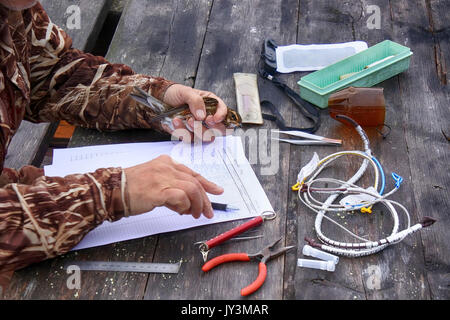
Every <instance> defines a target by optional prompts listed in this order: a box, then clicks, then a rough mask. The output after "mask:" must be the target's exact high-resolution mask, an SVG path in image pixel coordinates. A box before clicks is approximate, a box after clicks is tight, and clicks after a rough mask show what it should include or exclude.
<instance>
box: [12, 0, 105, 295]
mask: <svg viewBox="0 0 450 320" xmlns="http://www.w3.org/2000/svg"><path fill="white" fill-rule="evenodd" d="M41 3H42V5H43V6H44V8H45V9H46V10H47V13H48V15H49V16H50V18H51V19H52V21H53V22H54V23H55V24H57V25H59V26H61V27H62V28H65V30H66V31H67V33H68V34H69V35H70V36H71V37H72V39H73V45H74V47H77V48H81V49H89V48H91V47H92V45H93V42H94V40H95V37H96V34H98V32H99V31H100V28H101V26H102V24H103V21H104V19H105V16H106V13H107V11H108V7H109V5H110V1H107V0H101V1H95V2H92V1H88V0H76V1H69V0H64V1H52V0H42V1H41ZM70 5H76V6H78V7H79V8H80V13H81V21H80V22H81V23H80V27H81V29H67V28H66V21H67V18H68V15H67V14H66V10H67V8H68V7H69V6H70ZM55 129H56V126H55V125H53V124H48V123H42V124H32V123H30V122H28V121H24V122H22V124H21V126H20V127H19V131H18V132H17V133H16V135H15V136H14V138H13V140H12V142H11V145H10V147H9V149H8V154H7V157H6V161H5V166H7V167H12V168H20V167H22V166H24V165H27V164H34V165H37V166H39V165H40V162H41V160H42V158H43V155H44V154H45V151H46V149H47V146H48V142H49V139H50V137H51V136H52V133H53V131H54V130H55ZM61 274H64V272H63V271H61V270H60V269H59V265H57V264H56V261H53V260H52V261H47V262H43V263H41V264H37V265H34V266H30V267H29V268H26V269H23V270H21V271H18V272H16V273H15V275H14V276H13V278H12V280H11V284H10V287H9V290H7V295H6V296H5V297H6V298H9V299H23V298H31V297H32V298H34V299H38V298H42V299H44V298H46V297H49V296H58V295H59V294H60V291H58V290H60V289H64V288H66V286H64V285H61V286H56V285H55V283H56V280H55V281H53V282H49V281H48V279H51V278H55V276H61V277H62V278H60V279H59V280H58V281H59V282H61V283H64V281H65V280H64V279H65V278H66V277H65V276H64V275H61ZM51 283H53V284H54V286H50V284H51ZM49 286H50V288H49ZM44 288H45V289H44ZM22 289H23V290H22ZM46 289H48V290H46ZM5 291H6V290H5Z"/></svg>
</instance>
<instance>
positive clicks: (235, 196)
mask: <svg viewBox="0 0 450 320" xmlns="http://www.w3.org/2000/svg"><path fill="white" fill-rule="evenodd" d="M162 154H168V155H170V156H171V157H173V158H174V159H175V160H177V161H178V162H181V163H183V164H185V165H186V166H188V167H190V168H191V169H193V170H195V171H197V172H199V173H200V174H202V175H203V176H204V177H205V178H207V179H208V180H211V181H213V182H215V183H216V184H218V185H220V186H222V187H223V188H224V190H225V191H224V193H223V194H222V195H220V196H215V195H208V196H209V198H210V199H211V201H214V202H221V203H227V204H230V205H233V206H236V207H238V208H240V210H239V211H235V212H222V211H217V210H216V211H215V212H214V218H212V219H207V218H205V217H203V216H202V217H201V218H199V219H194V218H193V217H192V216H189V215H183V216H181V215H179V214H178V213H176V212H174V211H171V210H169V209H167V208H165V207H160V208H155V209H154V210H153V211H151V212H148V213H145V214H142V215H138V216H132V217H127V218H123V219H121V220H119V221H115V222H108V221H105V222H104V223H103V224H101V225H100V226H98V227H97V228H95V229H94V230H92V231H91V232H90V233H88V234H87V235H86V236H85V238H84V239H83V240H82V241H81V242H80V243H79V244H78V245H77V246H76V247H75V248H74V249H73V250H78V249H83V248H89V247H95V246H100V245H105V244H109V243H113V242H118V241H125V240H129V239H135V238H140V237H145V236H149V235H154V234H158V233H163V232H170V231H176V230H182V229H187V228H192V227H197V226H201V225H206V224H212V223H218V222H224V221H231V220H236V219H244V218H250V217H254V216H257V215H259V214H261V213H262V212H263V211H266V210H273V208H272V206H271V204H270V202H269V200H268V198H267V196H266V194H265V192H264V190H263V188H262V186H261V184H260V183H259V181H258V179H257V177H256V175H255V173H254V172H253V170H252V168H251V166H250V164H249V162H248V161H247V159H246V158H245V154H244V150H243V147H242V142H241V139H240V138H239V137H233V136H229V137H222V138H217V139H216V140H215V141H214V142H213V143H211V144H205V145H201V144H200V145H194V146H191V145H188V144H184V143H174V142H157V143H133V144H116V145H104V146H90V147H81V148H68V149H57V150H55V152H54V157H53V164H52V165H51V166H46V167H45V174H46V175H47V176H65V175H67V174H71V173H84V172H91V171H95V170H96V169H97V168H104V167H117V166H121V167H123V168H126V167H130V166H134V165H137V164H140V163H143V162H146V161H150V160H152V159H154V158H156V157H158V156H159V155H162Z"/></svg>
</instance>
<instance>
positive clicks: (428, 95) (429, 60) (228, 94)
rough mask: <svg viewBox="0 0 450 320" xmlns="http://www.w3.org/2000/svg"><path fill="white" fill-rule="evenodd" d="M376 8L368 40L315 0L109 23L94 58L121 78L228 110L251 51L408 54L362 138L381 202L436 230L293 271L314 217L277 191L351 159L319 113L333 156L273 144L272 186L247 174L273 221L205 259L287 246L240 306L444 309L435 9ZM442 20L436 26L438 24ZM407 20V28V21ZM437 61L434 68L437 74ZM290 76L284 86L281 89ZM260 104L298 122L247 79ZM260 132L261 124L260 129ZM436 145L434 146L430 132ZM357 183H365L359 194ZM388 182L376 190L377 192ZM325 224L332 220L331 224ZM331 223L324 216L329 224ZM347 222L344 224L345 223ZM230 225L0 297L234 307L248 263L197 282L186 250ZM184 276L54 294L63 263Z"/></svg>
mask: <svg viewBox="0 0 450 320" xmlns="http://www.w3.org/2000/svg"><path fill="white" fill-rule="evenodd" d="M371 4H373V5H377V6H378V7H379V8H380V17H381V29H369V28H368V27H367V18H368V13H367V12H366V9H367V8H366V7H364V4H362V3H360V2H358V3H349V2H343V1H338V0H335V1H329V0H326V1H325V0H322V1H318V0H305V1H300V2H299V1H297V0H286V1H283V3H282V5H280V3H279V2H278V1H265V0H252V1H249V0H247V1H218V0H216V1H187V0H172V1H163V0H161V1H152V2H151V5H150V4H149V2H148V1H145V0H130V1H129V2H128V3H127V5H126V7H125V10H124V12H123V14H122V17H121V20H120V23H119V25H118V27H117V30H116V34H115V36H114V39H113V41H112V43H111V45H110V49H109V51H108V55H107V58H108V59H109V60H110V61H112V62H120V63H125V64H128V65H130V66H132V67H133V68H134V69H135V71H137V72H142V73H147V74H152V75H161V76H163V77H166V78H168V79H171V80H175V81H178V82H181V83H185V84H187V85H192V86H194V87H196V88H199V89H207V90H210V91H213V92H215V93H217V94H218V95H219V96H221V97H222V98H223V99H224V100H225V102H226V103H227V104H228V105H229V106H231V107H233V106H235V103H236V101H235V92H234V84H233V80H232V74H233V72H254V73H256V71H257V69H256V68H257V67H256V66H257V63H258V59H259V52H260V48H261V45H262V42H263V40H264V39H265V38H273V39H276V40H277V42H278V43H280V44H292V43H305V44H309V43H335V42H344V41H351V40H364V41H367V42H368V44H369V45H370V46H372V45H374V44H376V43H378V42H380V41H382V40H384V39H391V40H393V41H396V42H398V43H400V44H404V45H406V46H408V47H410V48H411V49H412V51H413V52H414V55H413V57H412V60H411V66H410V68H409V70H408V71H407V72H405V73H402V74H400V75H398V76H396V77H393V78H392V79H389V80H386V81H384V82H383V83H380V84H379V85H377V86H379V87H383V88H384V89H385V97H386V102H387V105H388V107H387V115H386V119H387V121H386V124H388V125H389V126H390V127H391V128H392V130H391V133H390V135H389V136H388V137H387V138H386V139H384V140H383V139H382V138H381V137H380V135H379V134H378V133H377V132H376V131H375V130H368V134H369V137H370V139H371V145H372V150H373V152H374V154H375V155H376V156H377V158H378V159H379V160H380V161H381V163H382V164H383V166H384V168H385V170H386V171H387V174H390V172H391V171H395V172H397V173H398V174H400V175H402V176H403V177H404V182H403V184H402V188H401V189H400V190H399V191H398V192H397V193H396V194H395V200H397V201H399V202H401V203H403V204H405V205H406V206H407V207H408V209H409V210H410V213H411V219H412V221H413V223H415V222H417V221H419V220H420V218H421V217H422V216H425V215H430V216H433V217H435V218H437V219H438V222H437V223H436V224H435V225H433V226H432V227H431V228H430V229H427V230H423V231H421V232H419V233H416V234H414V235H412V236H410V237H408V238H406V239H405V240H404V241H403V242H401V243H400V244H397V245H395V246H393V247H390V248H388V249H386V250H384V251H382V252H380V253H378V254H376V255H373V256H369V257H363V258H359V259H346V258H342V259H341V260H340V262H339V264H338V266H337V268H336V271H335V272H333V273H331V272H325V271H318V270H309V269H301V268H298V267H297V266H296V260H297V258H300V257H302V254H301V248H302V246H303V245H304V241H303V238H304V237H305V236H309V237H315V233H314V231H313V225H314V214H313V213H312V212H310V211H309V210H307V209H306V208H305V206H303V205H302V204H301V203H300V202H299V201H298V198H297V194H296V193H293V192H290V191H289V190H290V188H289V187H290V186H291V185H293V184H294V183H295V179H296V176H297V173H298V170H299V169H300V167H302V166H303V165H305V163H306V162H307V161H309V159H310V158H311V156H312V154H313V152H317V153H318V154H319V155H320V156H321V157H323V156H325V155H328V154H330V153H332V152H336V151H339V150H351V149H360V148H361V142H360V139H359V137H358V135H357V134H356V133H355V132H354V131H353V130H352V129H349V128H347V127H345V126H343V125H340V124H338V123H337V122H336V121H334V120H332V119H331V118H330V117H329V116H328V115H327V114H326V112H324V114H323V115H322V117H323V124H322V126H321V129H320V130H319V131H318V132H317V134H320V135H323V136H329V137H337V138H342V139H343V140H344V145H343V146H342V147H298V146H289V145H286V144H281V145H280V159H279V160H280V170H279V172H278V174H277V175H274V176H267V175H262V174H261V167H262V166H261V165H260V164H256V165H253V169H254V170H255V172H256V174H257V175H258V178H259V180H260V182H261V184H262V185H263V187H264V189H265V191H266V193H267V195H268V197H269V200H270V201H271V203H272V205H273V207H274V208H275V210H276V211H277V213H278V217H277V219H276V220H275V221H272V222H267V223H265V224H264V225H263V226H262V227H261V228H260V232H261V233H263V234H264V239H262V240H261V241H258V240H255V241H247V242H240V243H232V244H227V245H224V246H221V247H218V248H215V251H214V255H219V254H221V253H227V252H230V251H232V250H239V251H245V252H254V251H255V248H256V247H259V246H262V245H263V243H268V242H270V241H271V240H272V239H274V238H275V237H279V236H284V242H285V244H287V245H295V246H298V248H297V251H296V252H295V251H294V252H293V253H289V254H287V255H286V257H285V258H279V259H276V260H274V261H271V262H269V265H268V277H267V279H266V283H265V284H264V286H263V287H262V288H261V289H260V290H259V291H258V292H257V293H255V294H254V295H252V296H251V297H250V299H347V300H352V299H449V298H450V292H449V283H450V279H449V265H450V254H449V253H450V241H448V240H449V237H448V228H449V227H450V223H449V220H448V211H449V209H450V208H449V203H450V201H449V200H450V199H449V193H448V186H449V185H450V177H449V175H448V163H449V148H448V141H447V139H446V138H445V136H444V135H445V134H447V136H449V134H448V133H449V132H448V128H450V117H449V109H448V101H449V96H450V95H449V87H448V83H447V79H446V77H445V75H446V73H447V69H446V68H448V67H445V66H448V65H449V61H450V50H448V49H449V48H448V41H447V40H448V32H449V25H448V21H450V20H449V19H448V12H450V11H449V10H448V9H449V8H448V3H446V4H444V2H426V1H422V0H398V1H387V0H373V1H371ZM445 15H447V17H446V16H445ZM411 21H414V23H411ZM444 62H446V63H444ZM302 75H303V74H291V75H284V76H283V79H284V80H285V81H286V82H287V83H288V85H289V86H291V87H292V88H296V86H297V85H296V81H297V80H298V79H299V78H300V76H302ZM258 81H259V83H258V85H259V89H260V97H261V100H264V99H268V100H271V101H273V102H276V104H277V107H278V108H279V110H280V112H281V113H282V115H283V117H284V118H285V120H286V122H287V125H292V126H305V125H307V123H306V122H305V120H304V119H303V117H302V116H301V115H300V114H299V112H298V111H297V110H296V109H295V107H293V105H292V104H291V102H290V101H289V100H288V99H287V98H286V97H284V96H283V94H282V93H280V92H279V91H278V90H277V89H276V88H274V87H273V85H272V84H270V83H267V82H266V81H264V80H261V79H258ZM270 127H273V124H271V123H265V124H264V127H263V128H266V129H267V128H270ZM443 133H444V134H443ZM162 138H167V137H163V136H160V135H155V134H154V133H152V132H150V131H145V130H132V131H127V132H117V133H99V132H96V131H94V130H84V129H77V130H76V132H75V134H74V136H73V138H72V141H71V146H74V147H75V146H83V145H94V144H107V143H120V142H131V141H154V140H158V139H162ZM355 168H356V169H357V168H358V164H357V163H354V162H352V161H348V162H343V163H342V164H340V165H339V166H338V167H336V168H333V169H331V170H329V171H328V172H329V174H330V176H335V177H338V178H343V177H344V176H347V177H348V175H349V174H350V173H353V172H355ZM368 180H369V179H367V180H363V182H364V181H365V182H366V184H367V181H368ZM389 183H390V182H389ZM334 218H337V217H334ZM337 219H338V218H337ZM353 221H356V223H355V224H353ZM239 223H240V222H229V223H223V224H218V225H210V226H205V227H201V228H195V229H189V230H183V231H178V232H173V233H167V234H161V235H157V236H151V237H146V238H143V239H136V240H130V241H126V242H121V243H115V244H111V245H107V246H102V247H101V248H91V249H86V250H81V251H78V252H71V253H69V254H66V255H64V256H62V257H58V258H56V259H53V260H50V261H45V262H42V263H39V264H36V265H34V266H30V267H29V268H26V269H24V270H21V271H18V272H16V274H15V276H14V278H13V280H12V283H11V286H10V288H9V292H8V294H7V297H8V298H11V299H198V300H206V299H239V298H240V296H239V290H240V288H241V287H242V286H243V284H247V283H250V282H251V281H253V280H254V278H255V277H256V273H257V266H256V264H248V263H236V264H229V265H224V266H222V267H221V268H220V270H217V272H210V273H208V274H206V275H205V274H202V272H201V271H200V267H201V265H202V258H201V255H200V253H199V251H198V248H197V247H196V246H194V245H193V243H194V242H195V241H199V240H203V239H209V238H211V237H212V236H214V235H217V234H218V232H221V231H224V230H227V229H228V228H230V227H233V226H235V225H237V224H239ZM390 223H391V221H390V218H389V215H388V213H387V212H383V211H382V210H378V211H376V212H374V213H373V214H372V215H369V216H367V215H362V214H358V215H355V217H354V220H353V217H352V222H351V224H350V222H349V225H351V226H352V228H353V229H352V230H353V231H355V232H359V228H362V229H364V230H367V232H369V233H371V234H372V233H377V230H382V231H387V230H389V228H390V226H391V225H390ZM326 227H327V229H326V232H327V234H329V235H330V236H331V237H334V236H336V237H337V238H342V233H338V231H337V230H336V228H334V229H333V228H332V225H331V226H329V225H328V226H326ZM180 258H182V259H183V261H184V264H183V266H182V269H181V271H180V273H179V274H177V275H172V276H167V275H166V276H163V275H161V274H136V273H121V272H116V273H106V272H92V273H89V272H87V273H83V274H82V283H81V289H79V290H70V289H68V288H67V286H66V280H67V277H68V275H67V274H66V273H65V270H64V269H63V265H64V263H66V262H68V261H73V260H110V261H141V262H152V261H153V262H166V261H179V260H180Z"/></svg>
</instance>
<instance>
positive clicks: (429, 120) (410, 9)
mask: <svg viewBox="0 0 450 320" xmlns="http://www.w3.org/2000/svg"><path fill="white" fill-rule="evenodd" d="M429 3H431V7H434V5H437V6H436V7H434V8H435V10H436V9H437V8H441V10H439V11H442V12H441V13H440V14H439V17H441V18H439V19H440V20H439V19H438V18H437V17H436V15H431V13H430V6H428V5H427V4H428V1H426V2H424V1H397V2H392V3H391V7H392V10H391V11H392V20H393V22H394V23H393V37H394V40H396V41H398V42H400V43H401V42H402V40H403V41H404V43H405V44H406V45H408V46H410V47H411V48H412V51H414V55H415V56H416V57H418V58H417V59H413V60H412V61H411V66H410V69H409V72H408V73H407V74H405V76H404V77H401V78H400V79H399V82H400V91H399V93H400V95H399V98H400V100H401V103H402V104H403V105H404V106H405V113H404V117H405V139H406V145H407V152H408V156H409V159H410V160H409V161H410V164H411V180H412V186H413V190H414V202H415V206H416V208H417V216H418V217H422V216H425V215H429V216H433V217H435V218H437V219H438V222H437V223H435V224H434V225H433V226H432V227H431V228H430V229H428V230H424V231H423V232H421V233H420V237H421V239H422V243H423V250H424V255H425V268H426V274H427V277H426V281H428V284H429V287H430V290H431V298H432V299H448V298H449V297H450V291H449V283H450V278H449V273H450V254H449V253H450V243H449V241H448V229H449V226H450V221H449V216H448V214H447V212H448V210H449V203H450V201H449V200H450V199H449V192H448V186H449V185H450V176H449V175H448V173H447V172H448V169H447V168H448V163H449V148H448V140H447V139H446V138H445V136H444V135H443V132H445V131H447V132H448V128H450V114H449V108H448V103H449V101H450V99H449V97H450V94H449V87H448V85H447V84H446V83H443V81H442V79H443V78H442V74H443V73H442V72H441V71H442V69H440V68H439V67H437V66H438V65H439V63H442V61H443V60H442V57H444V56H445V57H448V52H447V53H446V54H447V55H445V54H444V55H441V58H437V56H436V47H440V46H441V45H442V46H446V45H448V42H447V43H445V41H444V42H440V40H439V39H437V40H438V42H436V37H435V38H433V37H432V36H433V35H434V36H436V29H434V28H433V24H434V23H436V21H442V22H441V26H442V27H444V26H445V25H444V24H442V23H443V21H444V20H443V18H444V17H445V14H446V13H445V12H446V11H447V15H448V10H444V8H443V4H439V2H438V1H429ZM447 6H448V3H447ZM430 19H431V20H430ZM446 23H448V21H446ZM446 29H448V26H447V27H446ZM442 31H443V32H448V30H446V31H445V29H442ZM441 50H442V48H441ZM439 70H441V71H439Z"/></svg>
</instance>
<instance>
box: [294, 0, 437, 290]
mask: <svg viewBox="0 0 450 320" xmlns="http://www.w3.org/2000/svg"><path fill="white" fill-rule="evenodd" d="M369 4H375V5H377V6H378V7H379V8H380V9H381V29H379V30H377V29H370V30H369V29H368V28H367V11H366V8H367V6H368V5H369ZM316 6H317V7H316ZM308 9H310V10H308ZM410 11H413V10H403V11H402V12H404V13H405V16H408V18H405V21H406V19H408V21H415V19H414V18H413V17H411V16H410V14H409V12H410ZM300 12H301V14H302V12H303V13H305V14H306V16H307V17H308V18H306V19H312V20H315V19H317V20H318V21H320V23H317V24H318V25H315V24H314V22H312V23H313V24H312V25H311V21H307V23H305V25H309V26H311V30H315V31H317V30H319V32H318V33H315V32H314V31H311V33H309V32H307V33H306V35H305V34H304V33H301V32H299V42H300V43H303V42H301V38H302V36H306V40H305V43H307V42H306V41H308V40H309V41H311V42H321V41H323V42H337V41H336V40H335V38H334V37H335V33H331V35H332V36H333V38H331V35H330V33H329V32H328V34H327V30H337V29H338V30H340V32H339V35H341V36H342V35H343V33H345V34H347V38H345V37H343V38H342V39H338V40H340V41H349V40H352V38H353V37H354V39H355V40H359V39H361V40H365V41H367V42H368V43H369V45H374V44H376V43H377V42H379V41H382V40H384V39H386V38H388V39H389V38H394V40H395V41H397V42H400V43H405V40H406V39H407V37H405V35H404V34H398V35H397V39H395V35H394V33H393V31H392V30H393V29H395V26H394V25H395V21H394V22H392V21H390V20H391V10H390V7H389V2H387V1H371V2H370V3H368V2H365V1H363V2H359V3H355V4H353V5H352V4H349V3H342V4H340V5H338V4H337V3H335V4H332V3H329V2H327V4H325V3H318V2H314V3H313V5H312V6H311V7H310V8H309V7H307V8H305V10H303V11H302V7H301V8H300ZM310 13H311V14H310ZM300 21H301V20H300ZM336 23H337V24H338V25H339V26H336ZM299 24H300V25H302V23H301V22H300V23H299ZM346 27H347V28H346ZM408 28H411V25H408ZM348 29H350V30H348ZM307 30H308V29H307ZM320 30H322V32H320ZM309 34H312V36H311V37H308V35H309ZM319 34H320V35H323V37H320V36H318V35H319ZM352 36H353V37H352ZM317 37H319V40H318V38H317ZM428 40H431V37H428ZM406 45H408V43H407V44H406ZM412 50H413V51H414V52H415V55H414V58H413V59H414V60H416V59H417V60H419V61H423V60H428V58H427V57H426V56H424V55H422V54H421V53H419V54H416V50H415V49H414V48H413V49H412ZM414 74H415V72H414V71H412V70H411V69H410V70H409V71H408V72H406V73H404V74H402V75H400V76H398V77H395V78H393V79H389V80H386V81H384V82H383V83H381V84H379V85H377V86H380V87H383V88H385V97H386V101H387V120H386V123H387V124H388V125H390V126H391V127H392V131H391V134H390V135H389V137H388V138H387V139H386V140H384V141H383V140H381V139H380V137H379V136H377V134H376V133H375V132H373V130H368V134H369V137H370V138H371V146H372V151H373V152H374V154H375V155H376V156H377V157H378V158H379V160H380V161H381V163H382V164H383V165H384V166H385V169H386V170H392V171H396V172H398V173H399V174H402V175H404V178H405V182H404V183H403V185H402V188H401V191H399V192H398V193H396V195H395V199H396V200H398V201H400V202H401V203H404V204H407V205H408V207H409V209H410V212H411V214H412V220H413V223H415V222H417V221H418V220H419V217H420V215H419V216H418V215H416V214H415V211H416V205H415V204H414V203H413V202H414V200H413V199H414V196H413V187H412V185H413V183H414V180H413V179H412V178H411V177H410V171H413V170H411V169H410V164H409V159H408V157H407V152H408V150H409V149H408V147H407V145H406V143H405V142H406V141H405V138H404V127H405V126H407V125H408V124H409V123H408V121H407V119H405V117H404V114H405V113H406V110H407V109H408V106H406V105H404V104H403V103H402V101H400V100H399V96H400V93H401V92H402V91H401V90H402V87H401V85H399V82H400V84H401V83H402V79H403V78H405V77H410V76H411V75H414ZM417 92H420V94H422V95H423V94H424V90H423V88H421V89H420V90H418V91H417ZM324 120H325V119H324ZM323 126H326V127H327V129H325V128H323V129H324V132H325V134H324V135H327V134H329V135H331V136H339V135H340V136H341V137H342V138H343V139H344V146H343V148H342V149H343V150H345V149H354V148H355V147H356V148H358V147H359V145H360V142H359V141H358V140H359V138H358V137H357V135H356V134H355V133H354V132H353V131H349V130H348V129H344V128H343V127H342V125H337V123H333V122H332V121H330V120H326V122H325V123H324V124H323ZM322 149H323V150H324V151H322V152H324V153H323V154H329V153H331V152H333V150H331V149H328V151H325V149H324V148H322ZM318 150H320V149H318ZM293 153H294V151H293ZM311 153H312V151H311ZM319 154H322V153H319ZM301 155H302V153H300V154H299V156H298V157H301ZM310 156H311V155H309V157H310ZM298 157H297V156H296V157H295V158H298ZM309 157H308V158H307V159H305V160H304V161H303V162H302V163H303V164H304V163H306V162H307V161H308V159H309ZM291 161H293V159H292V157H291ZM352 167H353V169H351V168H352ZM357 167H358V166H352V165H345V166H342V167H341V168H342V169H341V170H343V171H345V172H354V170H355V169H356V168H357ZM337 171H338V170H331V172H329V173H328V172H327V176H328V175H330V176H333V175H335V174H338V172H337ZM387 174H389V171H388V172H387ZM292 175H293V174H292ZM387 179H388V180H387V181H388V186H389V176H388V178H387ZM368 181H370V180H368V179H363V180H362V182H363V183H366V184H367V182H368ZM294 198H295V197H294ZM295 201H297V199H295ZM295 206H296V204H293V208H295ZM375 209H376V207H375ZM300 210H301V209H300ZM375 212H376V213H375V216H371V217H368V218H365V219H363V220H361V218H360V217H352V218H351V220H350V219H349V218H348V217H345V218H344V219H343V220H341V219H338V220H340V221H345V222H347V221H348V224H349V225H353V222H354V220H356V221H355V222H357V226H361V227H364V228H366V230H369V233H370V234H371V235H372V236H373V235H376V234H377V232H376V230H377V229H378V228H381V229H382V230H384V231H388V229H387V228H386V227H387V226H388V225H389V224H390V219H389V218H387V217H386V215H388V213H387V212H384V213H383V214H381V213H380V212H379V211H378V212H377V211H375ZM335 218H337V217H335ZM313 220H314V219H313V218H306V224H307V225H309V226H311V227H312V226H313ZM367 220H368V221H367ZM386 220H387V221H386ZM299 224H300V222H299ZM371 225H372V227H371V228H368V229H367V227H370V226H371ZM351 230H352V231H354V232H355V231H356V232H357V233H359V232H360V231H359V230H360V229H359V228H356V229H351ZM328 232H329V233H328V234H330V235H332V236H334V235H336V234H337V233H336V232H335V231H334V230H329V231H328ZM305 234H306V235H313V234H314V232H313V231H309V232H308V231H306V232H302V231H301V230H300V228H299V239H300V238H301V237H303V236H304V235H305ZM378 234H379V233H378ZM420 236H421V235H420V234H416V235H413V236H411V237H408V238H407V239H405V240H404V241H403V242H402V243H401V244H398V245H396V246H394V247H392V248H389V249H387V250H384V251H383V252H381V253H379V254H376V255H374V256H370V257H365V258H360V259H357V261H356V260H352V261H350V259H341V262H340V263H339V265H338V269H337V270H336V272H338V273H336V272H335V274H333V275H330V274H326V273H325V272H317V271H313V270H307V271H305V274H306V276H305V277H304V278H300V279H298V280H297V279H296V280H297V281H298V282H296V284H297V285H298V287H299V288H301V289H302V290H303V292H305V294H306V297H310V298H319V297H320V298H327V299H333V298H343V297H344V298H355V299H356V298H358V299H359V298H368V299H426V298H429V297H430V293H429V286H428V283H427V280H426V279H425V270H424V262H423V254H422V251H423V248H422V245H421V243H420ZM375 238H377V236H375ZM337 239H343V237H342V235H339V236H338V237H337ZM308 281H309V282H312V284H313V286H308V284H309V282H308Z"/></svg>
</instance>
